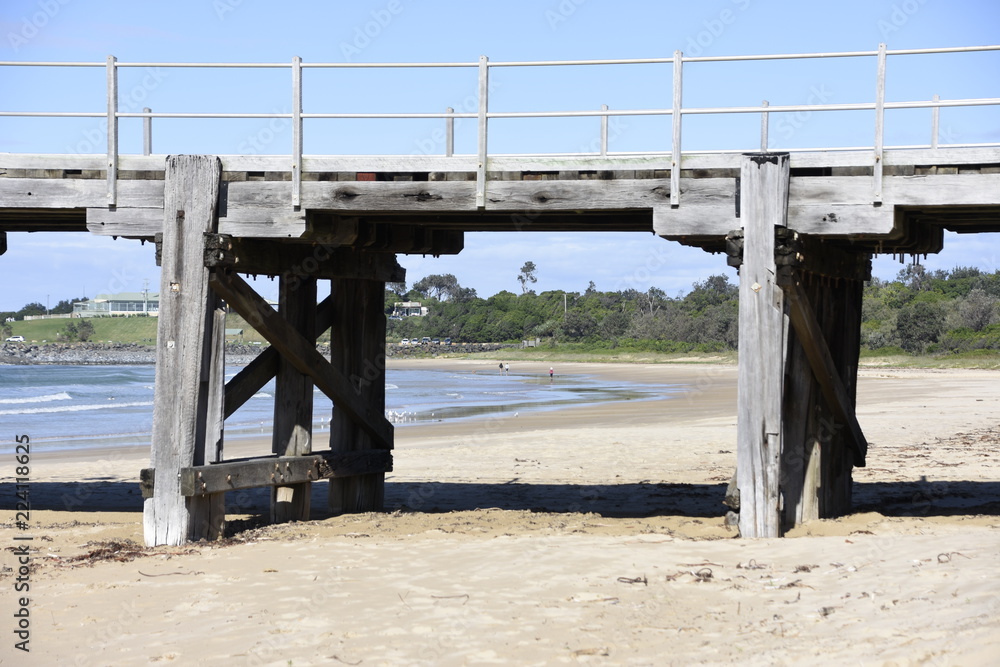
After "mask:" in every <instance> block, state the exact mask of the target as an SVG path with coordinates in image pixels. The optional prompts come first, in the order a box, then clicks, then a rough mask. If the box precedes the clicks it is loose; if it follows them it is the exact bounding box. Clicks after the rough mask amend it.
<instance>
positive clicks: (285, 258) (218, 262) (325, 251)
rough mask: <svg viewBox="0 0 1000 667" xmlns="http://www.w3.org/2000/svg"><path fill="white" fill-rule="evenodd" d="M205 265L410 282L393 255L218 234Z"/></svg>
mask: <svg viewBox="0 0 1000 667" xmlns="http://www.w3.org/2000/svg"><path fill="white" fill-rule="evenodd" d="M205 245H206V252H205V264H206V266H208V267H210V268H227V269H232V270H234V271H238V272H240V273H244V274H254V275H266V276H282V277H284V278H286V279H289V280H291V281H293V282H296V281H297V282H302V281H303V280H304V279H306V278H313V279H316V278H320V279H326V280H329V279H330V278H345V277H347V278H360V279H362V280H378V281H381V282H402V281H404V280H406V269H404V268H403V267H401V266H400V265H399V263H398V262H397V261H396V256H395V255H393V254H392V253H384V252H379V253H373V252H364V251H361V250H357V249H354V248H340V247H336V246H331V245H326V244H304V243H274V242H273V241H261V240H257V239H245V238H234V237H232V236H229V235H226V234H217V235H214V236H209V237H207V238H206V243H205Z"/></svg>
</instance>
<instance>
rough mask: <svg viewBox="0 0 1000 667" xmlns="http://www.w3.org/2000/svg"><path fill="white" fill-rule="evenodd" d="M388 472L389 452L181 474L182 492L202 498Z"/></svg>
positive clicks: (324, 455)
mask: <svg viewBox="0 0 1000 667" xmlns="http://www.w3.org/2000/svg"><path fill="white" fill-rule="evenodd" d="M391 470H392V452H391V451H389V450H387V449H369V450H367V451H364V452H346V453H343V452H321V453H317V454H314V455H310V456H279V457H273V458H262V459H251V460H249V461H235V462H232V461H227V462H225V463H218V464H214V465H208V466H197V467H191V468H186V469H184V470H182V471H181V475H180V484H181V489H182V493H184V494H185V495H187V496H202V495H207V494H212V493H219V492H222V491H235V490H237V489H252V488H258V487H262V486H278V485H283V486H284V485H290V484H303V483H308V482H315V481H318V480H321V479H335V478H342V477H351V476H356V475H369V474H376V473H383V474H384V473H386V472H390V471H391Z"/></svg>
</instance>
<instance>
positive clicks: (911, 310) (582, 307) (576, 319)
mask: <svg viewBox="0 0 1000 667" xmlns="http://www.w3.org/2000/svg"><path fill="white" fill-rule="evenodd" d="M535 270H536V269H535V266H534V264H531V263H530V262H529V263H527V264H525V267H524V268H522V274H521V275H520V276H519V277H518V281H519V282H520V283H521V286H522V293H521V294H520V295H515V294H513V293H511V292H500V293H499V294H495V295H493V296H491V297H489V298H488V299H481V298H479V297H477V296H476V294H475V290H470V289H468V288H463V287H461V286H460V285H459V283H458V281H457V280H456V278H455V276H452V275H432V276H427V277H426V278H423V279H422V280H419V281H417V282H416V283H414V284H413V286H412V288H411V289H410V290H409V291H405V287H404V286H402V285H393V286H390V287H394V288H395V289H393V290H387V291H386V312H387V313H391V312H392V305H393V302H396V301H404V300H417V301H421V302H422V303H423V305H425V306H428V307H429V314H428V315H427V316H426V317H407V318H403V319H402V320H391V321H390V322H389V339H390V340H394V341H398V340H399V339H401V338H414V337H416V338H420V337H423V336H429V337H432V338H434V337H437V338H442V339H443V338H445V337H450V338H451V339H452V340H454V341H463V342H485V341H520V340H533V339H535V338H540V339H542V340H543V341H545V342H546V343H548V344H566V343H572V344H576V347H585V348H589V349H600V348H604V349H607V348H625V349H636V350H648V351H661V352H687V351H721V350H734V349H736V345H737V321H738V311H739V301H738V295H739V290H738V288H737V286H736V285H733V284H732V283H730V282H729V279H728V278H727V277H726V276H722V275H720V276H711V277H710V278H708V279H707V280H704V281H702V282H698V283H695V284H694V286H693V289H692V290H691V291H690V292H688V293H687V294H686V295H684V296H682V297H678V298H670V297H668V296H667V295H666V294H665V293H664V292H663V291H662V290H660V289H657V288H655V287H653V288H650V289H649V290H647V291H645V292H639V291H636V290H625V291H622V292H599V291H597V290H596V289H595V288H594V284H593V283H591V284H590V286H589V287H588V288H587V290H586V291H584V292H583V293H565V292H542V293H541V294H535V293H534V292H533V291H530V290H528V289H527V285H528V284H530V283H531V282H533V281H532V277H533V274H534V272H535ZM862 344H863V346H864V347H865V348H866V349H867V350H870V351H876V352H883V353H898V352H907V353H911V354H925V353H931V354H936V353H977V352H980V351H984V350H992V351H996V350H1000V271H997V272H994V273H985V272H983V271H981V270H979V269H976V268H968V267H959V268H956V269H954V270H953V271H934V272H929V271H926V270H925V269H924V267H922V266H920V265H912V266H908V267H906V268H905V269H903V270H902V271H900V272H899V275H898V276H897V277H896V279H895V280H892V281H885V280H880V279H878V278H875V279H872V281H871V282H870V283H869V284H868V286H867V287H866V288H865V301H864V312H863V325H862Z"/></svg>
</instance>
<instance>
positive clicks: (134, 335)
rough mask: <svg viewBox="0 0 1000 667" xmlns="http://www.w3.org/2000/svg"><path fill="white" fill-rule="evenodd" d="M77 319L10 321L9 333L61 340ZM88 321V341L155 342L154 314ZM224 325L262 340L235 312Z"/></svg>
mask: <svg viewBox="0 0 1000 667" xmlns="http://www.w3.org/2000/svg"><path fill="white" fill-rule="evenodd" d="M79 321H80V320H77V319H74V320H69V319H59V320H31V321H28V322H12V323H11V328H12V329H13V333H12V335H14V336H24V340H25V341H26V342H29V343H42V342H48V343H53V342H58V341H61V340H63V339H62V338H60V337H59V336H58V333H59V332H60V331H62V330H63V329H65V328H66V325H67V324H68V323H69V322H79ZM89 322H90V323H91V324H93V325H94V335H93V336H92V337H91V339H90V340H91V341H92V342H95V343H107V342H114V343H139V344H143V345H152V344H153V343H155V342H156V323H157V322H158V320H157V318H155V317H92V318H89ZM226 328H227V329H243V337H242V339H239V340H241V342H244V343H253V342H259V343H263V342H264V338H263V337H262V336H261V335H260V334H258V333H257V332H256V331H254V330H253V329H251V328H250V327H249V326H247V323H246V322H245V321H244V320H243V318H241V317H240V316H238V315H229V316H228V317H227V318H226ZM231 340H232V338H231Z"/></svg>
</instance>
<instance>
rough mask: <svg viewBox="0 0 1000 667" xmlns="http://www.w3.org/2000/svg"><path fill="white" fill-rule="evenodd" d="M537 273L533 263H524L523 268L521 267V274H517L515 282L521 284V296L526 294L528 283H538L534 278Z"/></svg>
mask: <svg viewBox="0 0 1000 667" xmlns="http://www.w3.org/2000/svg"><path fill="white" fill-rule="evenodd" d="M537 271H538V268H537V267H536V266H535V263H534V262H525V263H524V266H522V267H521V272H520V273H518V274H517V282H519V283H521V294H527V293H528V283H532V284H534V283H537V282H538V278H537V277H536V276H535V273H536V272H537Z"/></svg>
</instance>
